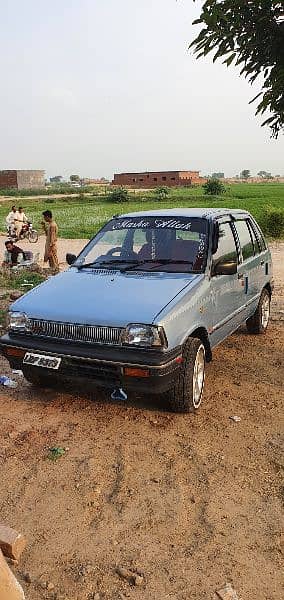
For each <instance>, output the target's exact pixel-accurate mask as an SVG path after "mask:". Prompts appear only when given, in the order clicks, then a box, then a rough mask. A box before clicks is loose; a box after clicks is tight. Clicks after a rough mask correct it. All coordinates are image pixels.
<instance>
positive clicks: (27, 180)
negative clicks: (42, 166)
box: [17, 171, 44, 190]
mask: <svg viewBox="0 0 284 600" xmlns="http://www.w3.org/2000/svg"><path fill="white" fill-rule="evenodd" d="M17 182H18V190H23V189H34V188H42V187H44V171H17Z"/></svg>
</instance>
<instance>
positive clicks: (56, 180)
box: [49, 175, 63, 183]
mask: <svg viewBox="0 0 284 600" xmlns="http://www.w3.org/2000/svg"><path fill="white" fill-rule="evenodd" d="M62 179H63V177H62V175H54V177H50V178H49V181H50V183H61V181H62Z"/></svg>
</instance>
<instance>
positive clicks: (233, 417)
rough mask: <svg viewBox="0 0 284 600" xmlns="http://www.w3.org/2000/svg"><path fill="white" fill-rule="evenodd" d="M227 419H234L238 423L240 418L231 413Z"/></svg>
mask: <svg viewBox="0 0 284 600" xmlns="http://www.w3.org/2000/svg"><path fill="white" fill-rule="evenodd" d="M229 419H231V421H234V423H239V422H240V421H241V420H242V419H241V417H238V416H237V415H233V416H232V417H229Z"/></svg>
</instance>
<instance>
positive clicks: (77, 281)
mask: <svg viewBox="0 0 284 600" xmlns="http://www.w3.org/2000/svg"><path fill="white" fill-rule="evenodd" d="M67 262H68V263H69V265H70V268H69V269H68V270H66V271H65V272H63V273H60V274H59V275H57V276H55V277H52V278H50V279H48V280H47V281H45V282H44V283H42V284H41V285H39V286H38V287H36V288H34V289H33V290H31V291H30V292H28V293H27V294H25V295H24V296H23V297H21V298H20V299H19V300H17V301H16V302H15V303H14V304H13V305H12V306H11V310H10V313H9V331H8V333H7V334H6V335H4V336H3V337H2V338H1V348H2V352H3V354H4V355H5V356H6V358H7V359H8V361H9V363H10V365H11V367H13V368H17V369H22V370H23V373H24V375H25V377H26V379H27V380H28V381H30V382H32V383H34V384H36V385H43V386H48V385H53V384H54V382H56V381H58V379H60V380H61V381H62V380H64V379H73V378H83V379H91V380H92V381H93V382H94V383H95V384H97V385H99V386H101V385H102V386H106V387H108V388H112V389H113V388H114V389H121V388H122V389H124V390H137V391H139V392H140V393H141V392H142V393H143V392H145V393H158V394H162V395H163V397H164V400H165V403H166V404H167V406H169V407H170V408H171V409H172V410H174V411H176V412H189V411H194V410H196V409H197V408H198V407H199V406H200V403H201V399H202V394H203V388H204V378H205V363H206V361H207V362H208V361H210V360H211V359H212V349H213V348H215V347H216V346H217V345H218V344H219V343H220V342H222V340H224V339H225V338H226V337H228V336H229V335H230V334H231V333H232V332H233V331H235V330H236V329H237V328H238V327H239V326H240V325H241V324H242V323H245V322H246V324H247V328H248V330H249V332H251V333H256V334H257V333H264V332H265V330H266V328H267V325H268V321H269V315H270V299H271V294H272V287H273V283H272V263H271V255H270V251H269V249H268V247H267V244H266V241H265V239H264V236H263V234H262V232H261V230H260V228H259V226H258V225H257V223H256V222H255V220H254V219H253V217H252V216H251V215H250V214H249V213H247V212H245V211H240V210H231V209H210V208H204V209H202V208H200V209H184V208H180V209H168V210H167V209H164V210H152V211H147V212H137V213H129V214H123V215H120V216H115V217H113V218H112V219H111V220H110V221H109V222H108V223H107V224H106V225H105V226H104V227H103V228H102V229H101V230H100V231H99V233H97V234H96V235H95V237H94V238H93V239H92V240H91V241H90V242H89V243H88V244H87V245H86V247H85V248H84V249H83V251H82V252H81V253H80V254H79V256H78V257H76V256H74V255H71V254H69V255H67Z"/></svg>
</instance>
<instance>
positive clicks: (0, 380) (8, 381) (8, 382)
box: [0, 375, 18, 388]
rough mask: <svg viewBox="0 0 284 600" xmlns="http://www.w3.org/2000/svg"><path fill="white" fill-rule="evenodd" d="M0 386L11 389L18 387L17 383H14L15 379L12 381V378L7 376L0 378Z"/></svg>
mask: <svg viewBox="0 0 284 600" xmlns="http://www.w3.org/2000/svg"><path fill="white" fill-rule="evenodd" d="M0 384H2V385H5V386H6V387H10V388H16V387H17V385H18V384H17V382H16V381H13V379H10V377H6V375H1V376H0Z"/></svg>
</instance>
